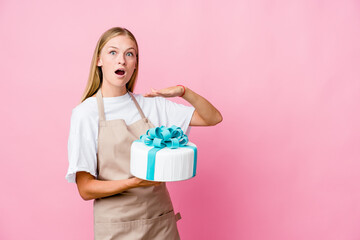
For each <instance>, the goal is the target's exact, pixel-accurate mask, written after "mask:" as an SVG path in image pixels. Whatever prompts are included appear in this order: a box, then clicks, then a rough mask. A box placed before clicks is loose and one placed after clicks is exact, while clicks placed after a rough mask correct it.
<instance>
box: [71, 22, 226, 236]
mask: <svg viewBox="0 0 360 240" xmlns="http://www.w3.org/2000/svg"><path fill="white" fill-rule="evenodd" d="M138 71H139V51H138V44H137V41H136V39H135V37H134V35H133V34H132V33H131V32H130V31H129V30H127V29H125V28H121V27H114V28H111V29H109V30H107V31H106V32H105V33H103V34H102V35H101V37H100V39H99V40H98V42H97V45H96V48H95V51H94V54H93V58H92V62H91V68H90V75H89V79H88V83H87V86H86V89H85V92H84V95H83V97H82V100H81V103H80V104H79V105H77V106H76V107H75V108H74V109H73V110H72V114H71V126H70V134H69V139H68V158H69V168H68V172H67V174H66V179H67V180H68V181H69V182H73V183H76V184H77V188H78V191H79V194H80V196H81V197H82V198H83V199H84V200H92V199H94V202H93V203H94V235H95V239H97V240H99V239H131V240H135V239H157V240H160V239H164V240H172V239H180V236H179V233H178V229H177V225H176V222H177V221H178V220H179V219H180V218H181V217H180V214H179V213H177V214H175V213H174V209H173V205H172V202H171V198H170V195H169V193H168V190H167V188H166V184H165V183H164V182H156V181H147V180H143V179H140V178H137V177H134V176H133V175H131V173H130V171H129V165H130V147H131V144H132V143H133V142H134V141H135V140H137V139H139V137H140V136H141V135H143V134H146V132H147V130H149V129H151V128H154V127H159V126H167V127H170V126H172V125H175V126H178V127H180V128H181V129H182V130H183V132H184V133H187V132H188V131H189V128H188V126H213V125H216V124H218V123H219V122H221V121H222V116H221V114H220V112H219V111H218V110H217V109H216V108H215V107H214V106H213V105H212V104H211V103H210V102H208V101H207V100H206V99H205V98H204V97H202V96H200V95H198V94H197V93H195V92H194V91H192V90H191V89H190V88H188V87H185V86H182V85H177V86H171V87H168V88H164V89H161V90H155V89H152V90H151V92H150V93H147V94H144V95H141V94H135V93H133V91H134V86H135V83H136V79H137V74H138ZM170 97H182V98H184V99H185V100H186V101H188V102H189V103H190V104H191V105H192V106H185V105H182V104H177V103H175V102H172V101H170V100H168V99H166V98H170Z"/></svg>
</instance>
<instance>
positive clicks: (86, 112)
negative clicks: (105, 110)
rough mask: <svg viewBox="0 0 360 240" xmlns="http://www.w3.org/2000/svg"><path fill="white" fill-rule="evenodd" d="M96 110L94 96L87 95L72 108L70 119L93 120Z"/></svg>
mask: <svg viewBox="0 0 360 240" xmlns="http://www.w3.org/2000/svg"><path fill="white" fill-rule="evenodd" d="M97 112H98V109H97V103H96V98H93V97H89V98H87V99H85V100H84V101H83V102H81V103H80V104H78V105H77V106H75V107H74V108H73V109H72V113H71V119H72V120H75V121H76V120H77V121H88V120H94V119H96V117H97Z"/></svg>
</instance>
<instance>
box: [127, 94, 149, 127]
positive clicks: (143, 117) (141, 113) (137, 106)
mask: <svg viewBox="0 0 360 240" xmlns="http://www.w3.org/2000/svg"><path fill="white" fill-rule="evenodd" d="M128 93H129V94H130V96H131V98H132V100H133V101H134V103H135V105H136V108H137V109H138V111H139V113H140V115H141V118H142V119H145V120H146V122H147V118H146V117H145V115H144V112H143V111H142V109H141V107H140V106H139V103H138V102H137V101H136V99H135V97H134V96H133V94H132V93H131V92H130V91H128Z"/></svg>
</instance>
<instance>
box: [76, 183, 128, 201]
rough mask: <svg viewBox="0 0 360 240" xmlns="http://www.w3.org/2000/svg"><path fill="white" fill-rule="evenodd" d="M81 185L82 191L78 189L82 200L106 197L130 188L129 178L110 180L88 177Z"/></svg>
mask: <svg viewBox="0 0 360 240" xmlns="http://www.w3.org/2000/svg"><path fill="white" fill-rule="evenodd" d="M83 186H84V187H82V188H81V189H82V191H80V189H79V191H80V195H81V197H82V198H83V199H84V200H91V199H96V198H102V197H108V196H111V195H114V194H118V193H121V192H123V191H125V190H128V189H130V188H132V186H131V179H122V180H110V181H106V180H97V179H89V180H87V182H86V183H85V184H84V185H83Z"/></svg>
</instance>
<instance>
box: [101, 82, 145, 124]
mask: <svg viewBox="0 0 360 240" xmlns="http://www.w3.org/2000/svg"><path fill="white" fill-rule="evenodd" d="M127 92H128V93H129V95H130V96H131V98H132V100H133V101H134V103H135V106H136V108H137V109H138V111H139V113H140V115H141V118H143V119H145V120H146V122H148V121H147V118H146V117H145V115H144V112H143V111H142V109H141V108H140V106H139V103H138V102H137V101H136V99H135V97H134V96H133V94H132V93H131V92H130V91H127ZM96 99H97V103H98V111H99V118H100V120H101V121H105V111H104V101H103V98H102V94H101V88H99V90H98V91H97V93H96Z"/></svg>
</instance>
